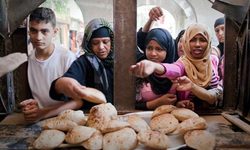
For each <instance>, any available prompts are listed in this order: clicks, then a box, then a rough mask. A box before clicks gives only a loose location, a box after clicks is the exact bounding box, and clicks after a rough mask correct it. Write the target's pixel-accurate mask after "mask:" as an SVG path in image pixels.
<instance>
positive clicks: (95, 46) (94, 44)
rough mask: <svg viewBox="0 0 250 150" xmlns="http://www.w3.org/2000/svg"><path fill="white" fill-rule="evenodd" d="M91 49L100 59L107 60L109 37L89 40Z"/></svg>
mask: <svg viewBox="0 0 250 150" xmlns="http://www.w3.org/2000/svg"><path fill="white" fill-rule="evenodd" d="M91 48H92V51H93V52H94V54H95V55H96V56H97V57H98V58H100V59H105V58H107V56H108V54H109V52H110V50H111V39H110V37H103V38H93V39H92V40H91Z"/></svg>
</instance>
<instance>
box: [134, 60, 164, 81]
mask: <svg viewBox="0 0 250 150" xmlns="http://www.w3.org/2000/svg"><path fill="white" fill-rule="evenodd" d="M158 65H160V64H158V63H155V62H152V61H149V60H142V61H140V62H138V63H136V64H135V65H132V66H130V69H129V71H130V72H131V73H132V74H133V75H134V76H136V77H140V78H145V77H147V76H149V75H151V74H152V73H154V72H156V73H157V68H159V67H162V66H161V65H160V66H159V67H158ZM160 70H162V68H160ZM163 70H164V68H163Z"/></svg>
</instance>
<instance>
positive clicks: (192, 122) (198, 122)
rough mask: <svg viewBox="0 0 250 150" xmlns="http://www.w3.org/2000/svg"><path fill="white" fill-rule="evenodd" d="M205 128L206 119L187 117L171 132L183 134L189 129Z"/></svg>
mask: <svg viewBox="0 0 250 150" xmlns="http://www.w3.org/2000/svg"><path fill="white" fill-rule="evenodd" d="M206 128H207V123H206V120H205V119H203V118H202V117H194V118H189V119H187V120H184V121H183V122H181V123H180V124H179V125H178V127H177V129H176V130H175V131H174V133H173V134H185V133H186V132H187V131H190V130H203V129H206Z"/></svg>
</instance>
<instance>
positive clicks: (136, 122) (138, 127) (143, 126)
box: [128, 115, 150, 132]
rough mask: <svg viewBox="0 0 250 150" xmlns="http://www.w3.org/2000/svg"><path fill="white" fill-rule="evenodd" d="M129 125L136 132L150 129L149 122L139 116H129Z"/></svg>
mask: <svg viewBox="0 0 250 150" xmlns="http://www.w3.org/2000/svg"><path fill="white" fill-rule="evenodd" d="M128 123H129V124H130V126H131V127H132V128H133V129H134V130H135V131H136V132H142V131H146V130H149V129H150V127H149V125H148V124H147V122H146V121H145V120H144V119H142V118H141V117H139V116H138V115H129V116H128Z"/></svg>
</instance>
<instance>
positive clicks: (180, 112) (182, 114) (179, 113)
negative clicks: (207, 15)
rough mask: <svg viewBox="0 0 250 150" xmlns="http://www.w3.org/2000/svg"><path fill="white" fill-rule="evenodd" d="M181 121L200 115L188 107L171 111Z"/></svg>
mask: <svg viewBox="0 0 250 150" xmlns="http://www.w3.org/2000/svg"><path fill="white" fill-rule="evenodd" d="M171 114H173V115H174V116H175V117H176V118H177V119H178V120H179V121H184V120H186V119H189V118H193V117H199V115H198V114H196V113H195V112H193V111H192V110H190V109H187V108H177V109H175V110H173V111H172V112H171Z"/></svg>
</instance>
